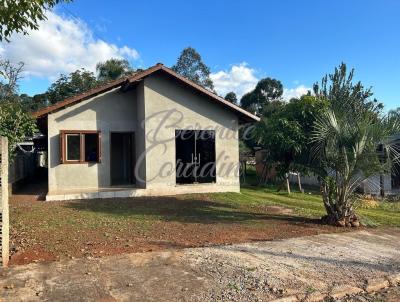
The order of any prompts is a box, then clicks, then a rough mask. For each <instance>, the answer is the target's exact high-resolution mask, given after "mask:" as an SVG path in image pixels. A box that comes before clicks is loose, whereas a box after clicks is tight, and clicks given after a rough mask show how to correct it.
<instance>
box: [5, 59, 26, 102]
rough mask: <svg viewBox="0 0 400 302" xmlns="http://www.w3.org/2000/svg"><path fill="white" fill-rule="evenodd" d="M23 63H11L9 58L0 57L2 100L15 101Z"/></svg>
mask: <svg viewBox="0 0 400 302" xmlns="http://www.w3.org/2000/svg"><path fill="white" fill-rule="evenodd" d="M23 68H24V63H23V62H19V63H17V64H14V63H12V62H11V61H10V60H6V59H1V58H0V99H1V100H2V101H13V100H14V101H15V100H16V91H17V90H18V81H19V80H20V79H21V72H22V70H23Z"/></svg>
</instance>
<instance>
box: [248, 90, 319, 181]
mask: <svg viewBox="0 0 400 302" xmlns="http://www.w3.org/2000/svg"><path fill="white" fill-rule="evenodd" d="M326 106H327V102H326V101H321V100H317V99H316V98H315V97H313V96H309V95H304V96H302V97H301V98H300V99H292V100H291V101H290V102H289V103H283V102H279V101H272V102H270V103H269V106H268V107H270V108H268V115H264V116H263V118H262V120H261V121H260V123H258V124H257V128H256V138H257V139H258V143H259V146H261V147H262V148H263V149H265V150H266V151H267V153H266V156H267V157H266V158H265V163H267V164H271V165H273V166H274V167H275V168H276V171H277V174H278V177H279V178H280V179H282V180H284V179H285V178H286V177H287V175H288V173H289V172H290V171H297V172H302V173H308V172H309V171H310V169H309V168H308V166H309V143H310V139H311V137H310V134H311V132H312V129H313V128H312V127H313V124H314V121H315V119H316V116H318V115H319V114H320V113H321V112H322V111H323V110H324V108H325V107H326Z"/></svg>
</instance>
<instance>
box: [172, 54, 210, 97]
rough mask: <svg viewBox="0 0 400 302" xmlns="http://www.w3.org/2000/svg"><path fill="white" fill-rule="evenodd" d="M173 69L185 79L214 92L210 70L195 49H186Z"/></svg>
mask: <svg viewBox="0 0 400 302" xmlns="http://www.w3.org/2000/svg"><path fill="white" fill-rule="evenodd" d="M172 69H173V70H174V71H175V72H177V73H179V74H180V75H182V76H184V77H185V78H187V79H189V80H191V81H193V82H195V83H197V84H199V85H201V86H203V87H205V88H208V89H210V90H212V91H214V84H213V82H212V80H211V78H210V73H211V72H210V68H209V67H208V66H207V65H206V64H204V62H203V60H202V58H201V56H200V54H199V53H198V52H197V51H196V50H195V49H194V48H192V47H187V48H185V49H184V50H183V51H182V53H181V55H180V56H179V58H178V61H177V62H176V64H175V65H174V66H172Z"/></svg>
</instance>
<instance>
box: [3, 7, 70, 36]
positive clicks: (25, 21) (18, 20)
mask: <svg viewBox="0 0 400 302" xmlns="http://www.w3.org/2000/svg"><path fill="white" fill-rule="evenodd" d="M70 1H71V0H18V1H16V0H3V1H1V2H0V41H3V40H5V41H9V38H10V37H11V35H12V33H14V32H17V33H19V32H21V33H23V34H24V35H25V34H27V33H28V29H35V30H36V29H38V28H39V25H38V22H39V21H41V20H45V19H46V11H47V10H49V9H51V8H53V7H54V6H55V5H56V4H57V3H60V2H70Z"/></svg>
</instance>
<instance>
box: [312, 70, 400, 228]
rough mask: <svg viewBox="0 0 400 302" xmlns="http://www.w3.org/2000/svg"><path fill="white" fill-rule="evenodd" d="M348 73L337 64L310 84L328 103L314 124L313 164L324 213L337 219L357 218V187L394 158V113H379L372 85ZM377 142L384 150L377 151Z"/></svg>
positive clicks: (399, 126) (398, 126) (398, 129)
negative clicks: (318, 179)
mask: <svg viewBox="0 0 400 302" xmlns="http://www.w3.org/2000/svg"><path fill="white" fill-rule="evenodd" d="M353 74H354V70H351V71H350V73H347V68H346V65H345V64H342V65H340V67H339V68H336V69H335V71H334V73H333V74H331V75H329V76H326V77H324V78H323V79H322V82H321V85H318V84H316V85H315V89H314V90H315V93H316V96H317V98H318V99H320V100H327V101H328V104H329V106H328V108H327V109H326V110H325V111H324V112H323V113H322V114H320V115H319V116H318V117H317V119H316V121H315V123H314V126H313V131H312V143H313V159H314V161H313V166H314V168H315V172H316V173H317V174H318V175H319V177H320V180H321V192H322V197H323V202H324V205H325V209H326V211H327V216H326V217H325V219H326V221H327V222H328V223H334V224H339V225H349V224H354V223H355V224H358V218H357V216H356V214H355V209H354V202H355V201H356V195H355V190H356V188H357V187H358V186H359V185H360V184H361V183H362V182H363V181H364V180H366V179H367V178H368V177H370V176H371V175H376V174H380V173H386V172H388V171H390V167H391V165H392V164H393V162H397V161H398V160H399V150H398V146H397V145H395V144H394V141H393V139H392V136H393V135H394V134H396V133H400V120H399V118H398V116H397V117H396V116H394V115H386V116H385V115H382V113H381V105H380V104H379V103H378V102H377V101H376V100H371V97H372V92H371V89H369V88H367V89H366V88H364V87H363V85H362V84H361V83H360V82H357V83H355V84H354V83H353ZM379 146H380V148H381V149H382V151H384V152H380V153H379V152H377V150H378V147H379Z"/></svg>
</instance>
